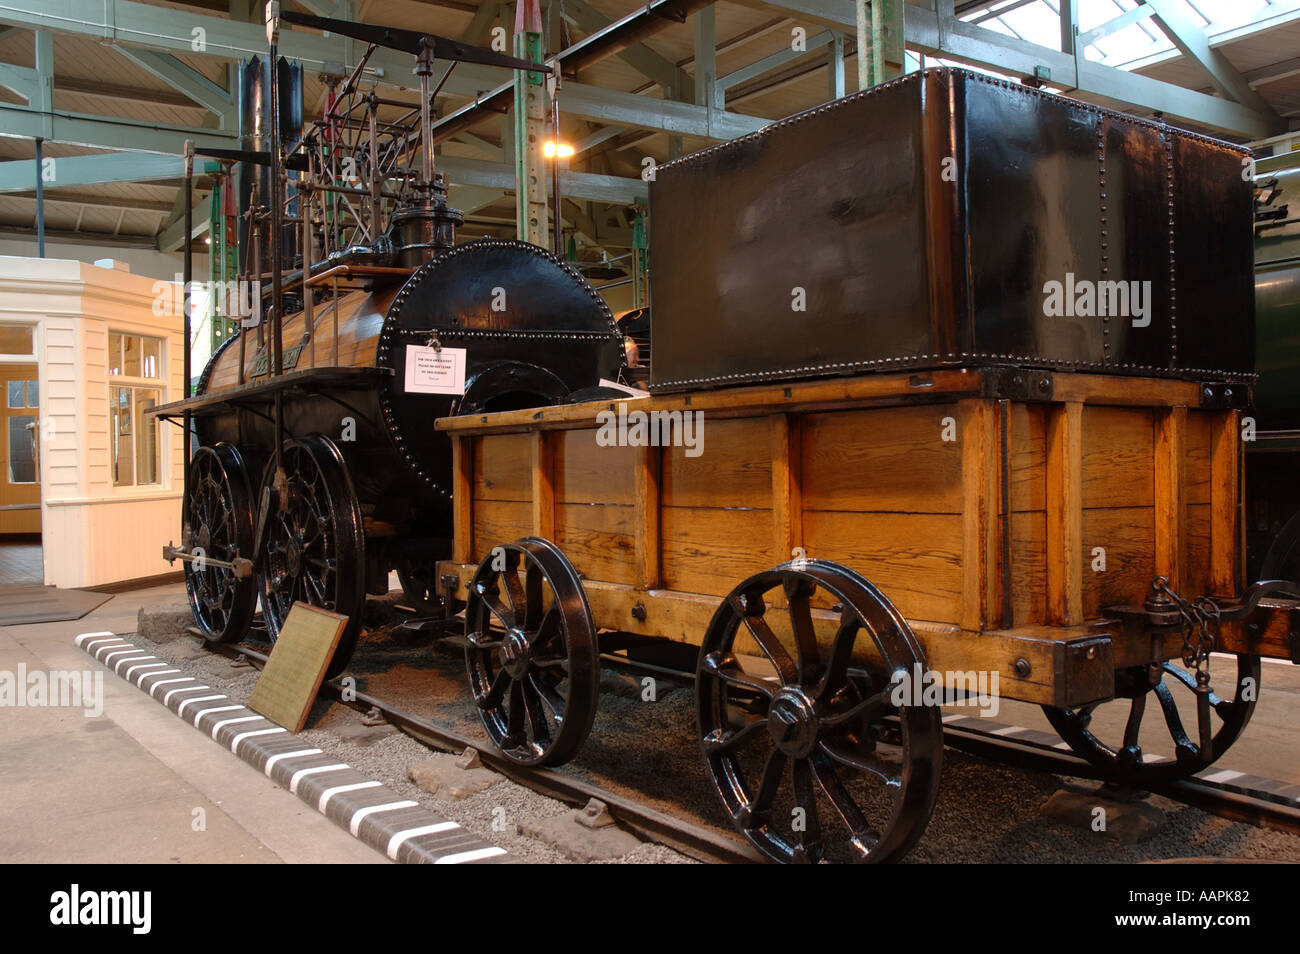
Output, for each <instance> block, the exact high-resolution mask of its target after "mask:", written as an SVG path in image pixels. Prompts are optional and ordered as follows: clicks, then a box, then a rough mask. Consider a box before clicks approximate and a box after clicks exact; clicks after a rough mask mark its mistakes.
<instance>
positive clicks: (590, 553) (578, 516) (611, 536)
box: [554, 503, 638, 583]
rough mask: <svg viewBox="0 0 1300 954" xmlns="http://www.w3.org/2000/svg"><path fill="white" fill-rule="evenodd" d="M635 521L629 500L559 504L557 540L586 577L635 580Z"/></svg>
mask: <svg viewBox="0 0 1300 954" xmlns="http://www.w3.org/2000/svg"><path fill="white" fill-rule="evenodd" d="M635 523H636V512H635V510H634V509H633V508H632V507H631V506H630V505H628V504H605V505H601V504H567V503H561V504H557V505H556V508H555V538H554V539H555V544H556V546H558V547H559V548H560V549H561V550H563V551H564V555H565V556H566V557H568V558H569V560H570V562H572V563H573V565H574V566H575V567H576V568H577V570H578V572H579V573H581V574H582V575H583V577H584V578H585V579H586V580H605V581H607V582H611V583H636V582H638V578H637V559H636V556H637V554H636V537H635V531H634V526H635Z"/></svg>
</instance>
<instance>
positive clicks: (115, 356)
mask: <svg viewBox="0 0 1300 954" xmlns="http://www.w3.org/2000/svg"><path fill="white" fill-rule="evenodd" d="M108 373H109V374H121V373H122V336H121V335H118V334H110V335H109V336H108Z"/></svg>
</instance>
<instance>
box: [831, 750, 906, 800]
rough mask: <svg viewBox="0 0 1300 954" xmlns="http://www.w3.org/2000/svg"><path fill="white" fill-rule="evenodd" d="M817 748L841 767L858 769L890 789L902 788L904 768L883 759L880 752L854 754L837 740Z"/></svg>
mask: <svg viewBox="0 0 1300 954" xmlns="http://www.w3.org/2000/svg"><path fill="white" fill-rule="evenodd" d="M817 747H818V748H819V749H820V750H821V751H822V752H823V753H825V754H826V755H829V756H830V757H831V758H832V759H834V760H835V761H836V762H839V763H840V764H841V765H847V766H848V767H849V768H854V769H857V770H858V771H860V772H869V773H870V774H872V775H874V776H876V777H877V778H879V779H880V780H881V781H882V782H884V783H885V784H886V785H887V786H889V787H890V788H901V787H902V784H903V769H902V766H901V765H899V764H898V763H896V762H892V761H888V760H886V759H882V758H881V757H880V754H879V753H878V752H872V753H870V754H863V753H861V752H853V751H850V750H849V749H847V748H845V747H844V746H842V745H840V744H838V741H836V740H822V741H820V742H818V743H817Z"/></svg>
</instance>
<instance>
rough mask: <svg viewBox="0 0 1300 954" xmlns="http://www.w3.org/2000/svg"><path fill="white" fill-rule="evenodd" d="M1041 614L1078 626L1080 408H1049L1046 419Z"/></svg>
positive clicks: (1080, 618)
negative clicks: (1044, 593) (1043, 600)
mask: <svg viewBox="0 0 1300 954" xmlns="http://www.w3.org/2000/svg"><path fill="white" fill-rule="evenodd" d="M1047 614H1048V620H1049V622H1051V623H1054V624H1056V625H1058V626H1074V625H1078V624H1079V623H1082V622H1083V405H1082V404H1081V403H1079V402H1077V401H1071V402H1068V403H1065V404H1057V405H1053V407H1052V410H1051V412H1050V413H1049V414H1048V419H1047Z"/></svg>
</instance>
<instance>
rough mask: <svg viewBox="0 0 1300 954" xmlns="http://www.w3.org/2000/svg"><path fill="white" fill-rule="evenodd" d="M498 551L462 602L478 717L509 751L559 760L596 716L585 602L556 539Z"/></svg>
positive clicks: (595, 669)
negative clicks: (463, 604) (464, 604)
mask: <svg viewBox="0 0 1300 954" xmlns="http://www.w3.org/2000/svg"><path fill="white" fill-rule="evenodd" d="M494 553H496V554H499V557H496V558H494V556H493V555H492V554H489V555H488V557H487V558H486V559H485V560H484V561H483V563H482V565H481V566H479V568H478V572H477V573H475V575H474V579H473V581H472V582H471V583H470V587H469V601H468V604H467V606H466V609H465V638H466V641H467V642H468V644H469V645H468V647H467V648H466V651H465V662H466V667H467V669H468V672H469V682H470V689H471V690H472V691H473V694H474V701H475V703H476V705H477V706H478V711H479V716H480V717H481V718H482V720H483V727H484V728H485V729H486V730H487V733H488V735H489V736H490V737H491V738H492V741H493V742H494V743H495V744H496V746H497V747H498V748H499V749H500V750H501V751H502V752H503V753H504V754H505V755H506V756H507V757H508V758H510V759H512V760H514V761H516V762H519V763H520V764H523V765H559V764H561V763H563V762H566V761H568V760H569V759H570V758H572V757H573V756H574V755H575V754H577V752H578V749H579V748H581V746H582V743H583V741H585V739H586V738H587V735H588V734H589V733H590V732H591V726H592V722H593V721H594V720H595V717H596V703H597V698H598V695H599V692H600V681H599V680H600V660H599V653H598V650H597V646H596V628H595V624H594V623H593V621H592V617H591V609H590V607H589V606H588V605H587V597H586V594H585V593H584V592H583V590H582V582H581V580H580V579H579V578H578V574H577V571H576V570H574V569H573V565H572V564H571V563H569V561H568V560H567V559H565V557H564V555H563V554H562V553H561V552H560V551H559V549H558V548H556V547H555V545H554V544H552V543H550V542H548V541H546V540H542V539H540V538H536V537H528V538H525V539H523V540H520V541H518V542H517V543H512V544H509V545H506V546H502V547H497V548H495V549H494ZM494 563H495V568H494Z"/></svg>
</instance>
